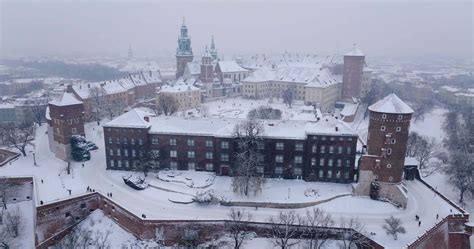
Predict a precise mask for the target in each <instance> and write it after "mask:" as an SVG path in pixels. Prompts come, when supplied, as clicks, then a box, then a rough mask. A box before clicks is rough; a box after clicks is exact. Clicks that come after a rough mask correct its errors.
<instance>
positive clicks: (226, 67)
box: [216, 61, 248, 73]
mask: <svg viewBox="0 0 474 249" xmlns="http://www.w3.org/2000/svg"><path fill="white" fill-rule="evenodd" d="M216 67H219V69H220V70H221V72H223V73H232V72H247V71H248V70H247V69H245V68H242V67H241V66H239V65H238V64H237V62H236V61H219V62H217V65H216Z"/></svg>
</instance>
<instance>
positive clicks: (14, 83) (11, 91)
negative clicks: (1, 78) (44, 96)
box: [0, 79, 43, 96]
mask: <svg viewBox="0 0 474 249" xmlns="http://www.w3.org/2000/svg"><path fill="white" fill-rule="evenodd" d="M42 87H43V82H42V81H41V80H36V79H14V80H9V81H5V82H0V96H5V95H23V94H26V93H29V92H32V91H34V90H37V89H41V88H42Z"/></svg>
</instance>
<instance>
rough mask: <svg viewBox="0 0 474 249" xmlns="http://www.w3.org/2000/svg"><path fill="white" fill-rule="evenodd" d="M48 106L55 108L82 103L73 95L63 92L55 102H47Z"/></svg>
mask: <svg viewBox="0 0 474 249" xmlns="http://www.w3.org/2000/svg"><path fill="white" fill-rule="evenodd" d="M49 104H52V105H55V106H68V105H80V104H82V101H80V100H78V99H77V98H76V97H75V96H74V94H72V93H68V92H64V93H63V95H62V96H61V98H59V99H57V100H53V101H51V102H49Z"/></svg>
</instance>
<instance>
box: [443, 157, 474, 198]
mask: <svg viewBox="0 0 474 249" xmlns="http://www.w3.org/2000/svg"><path fill="white" fill-rule="evenodd" d="M446 174H447V175H448V180H449V182H450V183H451V184H453V185H454V187H456V189H457V190H459V203H464V198H465V195H466V194H468V195H470V196H471V195H472V194H473V193H474V154H473V153H469V152H468V151H467V150H459V151H453V152H451V156H450V159H449V165H448V167H447V168H446Z"/></svg>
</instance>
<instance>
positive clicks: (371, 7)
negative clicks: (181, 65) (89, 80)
mask: <svg viewBox="0 0 474 249" xmlns="http://www.w3.org/2000/svg"><path fill="white" fill-rule="evenodd" d="M0 8H1V23H0V24H1V38H0V40H1V41H0V45H1V47H0V49H1V56H2V57H6V56H8V57H11V56H28V55H32V56H41V55H59V56H65V55H67V56H71V55H73V56H76V55H81V56H94V55H99V56H103V55H114V56H125V55H126V54H127V50H128V46H129V44H131V46H132V48H133V51H134V53H135V55H136V56H147V57H156V56H157V55H160V54H174V53H175V49H176V41H177V37H178V32H179V28H180V26H181V22H182V17H183V16H185V17H186V23H187V26H188V28H189V33H190V35H191V38H192V46H193V51H194V54H195V55H199V56H200V55H201V52H202V51H203V49H204V47H205V45H206V44H208V43H210V40H211V35H212V34H214V36H215V41H216V45H217V49H218V50H219V52H221V53H224V54H225V55H226V56H228V57H232V56H233V55H234V54H250V53H256V52H264V53H280V52H284V51H285V50H287V51H292V52H299V53H320V54H321V53H322V54H333V53H337V54H341V53H344V52H346V51H347V50H348V49H350V48H351V45H352V44H353V43H357V44H358V47H359V48H360V49H361V50H362V51H364V52H365V53H366V54H367V56H371V55H372V56H374V57H375V56H377V57H385V56H388V57H455V58H472V56H473V36H474V34H473V12H474V11H473V4H472V3H471V2H470V1H466V2H460V1H455V2H452V1H451V2H447V1H443V2H431V1H420V0H416V1H390V2H387V1H384V2H383V3H381V1H354V0H352V1H331V2H329V1H328V2H321V1H316V2H308V1H305V2H303V1H286V2H285V1H279V2H275V1H262V0H260V1H257V2H251V1H217V0H214V1H199V2H197V1H167V2H163V1H159V2H158V1H153V2H151V1H139V2H136V1H133V2H132V1H121V2H113V1H79V2H78V1H33V0H30V1H25V0H16V1H4V0H0Z"/></svg>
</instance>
